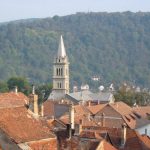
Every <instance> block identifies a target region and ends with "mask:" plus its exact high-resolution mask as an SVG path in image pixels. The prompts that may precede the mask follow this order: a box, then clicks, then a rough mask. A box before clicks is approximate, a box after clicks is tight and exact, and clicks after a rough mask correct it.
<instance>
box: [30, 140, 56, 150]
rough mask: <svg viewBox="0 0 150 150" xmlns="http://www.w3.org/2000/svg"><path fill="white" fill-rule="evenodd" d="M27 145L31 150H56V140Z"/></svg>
mask: <svg viewBox="0 0 150 150" xmlns="http://www.w3.org/2000/svg"><path fill="white" fill-rule="evenodd" d="M28 145H29V146H30V148H31V149H32V150H57V139H48V140H41V141H36V142H30V143H28Z"/></svg>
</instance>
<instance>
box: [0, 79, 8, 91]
mask: <svg viewBox="0 0 150 150" xmlns="http://www.w3.org/2000/svg"><path fill="white" fill-rule="evenodd" d="M8 91H9V89H8V86H7V83H6V82H2V81H1V82H0V93H4V92H8Z"/></svg>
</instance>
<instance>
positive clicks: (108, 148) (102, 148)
mask: <svg viewBox="0 0 150 150" xmlns="http://www.w3.org/2000/svg"><path fill="white" fill-rule="evenodd" d="M96 150H117V149H116V148H115V147H114V146H112V145H111V144H110V143H108V142H107V141H106V140H102V141H101V142H100V144H99V145H98V147H97V149H96Z"/></svg>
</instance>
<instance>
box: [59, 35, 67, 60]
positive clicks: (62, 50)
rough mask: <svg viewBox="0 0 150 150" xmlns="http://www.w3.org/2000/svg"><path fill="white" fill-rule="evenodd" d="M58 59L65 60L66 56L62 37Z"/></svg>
mask: <svg viewBox="0 0 150 150" xmlns="http://www.w3.org/2000/svg"><path fill="white" fill-rule="evenodd" d="M57 56H58V57H62V58H64V57H65V56H66V50H65V46H64V41H63V37H62V35H61V36H60V41H59V47H58V54H57Z"/></svg>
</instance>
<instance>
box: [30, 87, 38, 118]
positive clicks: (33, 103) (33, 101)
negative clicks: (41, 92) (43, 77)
mask: <svg viewBox="0 0 150 150" xmlns="http://www.w3.org/2000/svg"><path fill="white" fill-rule="evenodd" d="M29 109H30V110H31V111H32V112H33V113H35V114H36V115H38V95H36V94H35V87H34V86H33V87H32V94H30V95H29Z"/></svg>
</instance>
